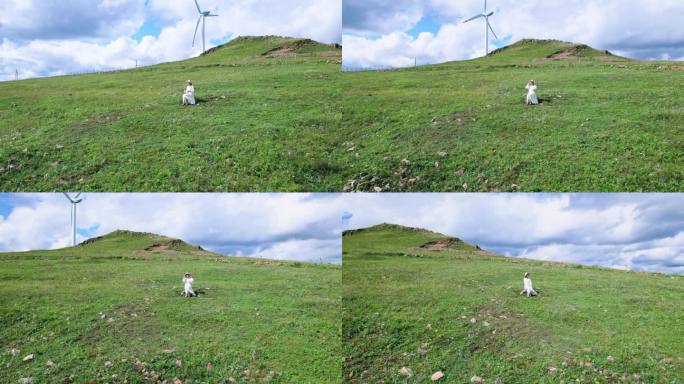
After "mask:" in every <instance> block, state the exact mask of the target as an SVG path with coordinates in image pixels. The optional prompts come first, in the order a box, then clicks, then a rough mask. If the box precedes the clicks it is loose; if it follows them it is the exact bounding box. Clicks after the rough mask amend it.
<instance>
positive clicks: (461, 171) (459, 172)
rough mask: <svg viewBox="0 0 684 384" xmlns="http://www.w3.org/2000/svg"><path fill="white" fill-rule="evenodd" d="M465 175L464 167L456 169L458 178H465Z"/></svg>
mask: <svg viewBox="0 0 684 384" xmlns="http://www.w3.org/2000/svg"><path fill="white" fill-rule="evenodd" d="M463 173H465V169H463V167H458V169H456V175H457V176H463Z"/></svg>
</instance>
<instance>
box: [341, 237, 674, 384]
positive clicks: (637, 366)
mask: <svg viewBox="0 0 684 384" xmlns="http://www.w3.org/2000/svg"><path fill="white" fill-rule="evenodd" d="M343 262H344V271H343V277H342V286H343V299H342V301H343V306H342V307H343V310H344V312H343V313H344V317H343V326H342V328H343V330H342V345H343V349H344V356H345V357H344V362H343V366H344V368H343V372H344V377H345V380H347V382H350V383H378V382H384V383H427V382H431V379H430V378H431V376H432V375H433V374H434V373H436V372H441V373H442V374H443V375H444V376H443V378H442V379H441V380H440V381H439V382H440V383H470V382H482V383H681V382H683V380H684V343H682V337H681V333H682V332H681V330H682V327H681V325H682V324H684V302H682V297H684V277H683V276H668V275H662V274H649V273H633V272H626V271H617V270H608V269H602V268H594V267H586V266H580V265H569V264H561V263H550V262H542V261H533V260H525V259H515V258H505V257H501V256H497V255H494V254H491V253H488V252H487V251H484V250H480V249H479V248H478V247H476V246H474V245H470V244H467V243H464V242H462V241H461V240H458V239H455V238H450V237H447V236H444V235H440V234H437V233H433V232H428V231H423V230H417V229H410V228H404V227H399V226H392V225H380V226H376V227H372V228H369V229H365V230H359V231H355V232H347V233H345V235H344V238H343ZM525 271H529V272H531V274H532V280H533V282H534V285H535V287H536V288H539V289H540V296H538V297H533V298H527V297H525V296H521V295H520V290H521V289H522V278H523V274H524V272H525ZM402 368H404V370H403V372H400V370H402Z"/></svg>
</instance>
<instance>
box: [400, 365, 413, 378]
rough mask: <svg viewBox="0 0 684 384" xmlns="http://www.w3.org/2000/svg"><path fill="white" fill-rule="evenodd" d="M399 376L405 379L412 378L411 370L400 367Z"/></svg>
mask: <svg viewBox="0 0 684 384" xmlns="http://www.w3.org/2000/svg"><path fill="white" fill-rule="evenodd" d="M399 374H400V375H402V376H406V377H411V376H413V370H412V369H411V368H409V367H401V368H400V369H399Z"/></svg>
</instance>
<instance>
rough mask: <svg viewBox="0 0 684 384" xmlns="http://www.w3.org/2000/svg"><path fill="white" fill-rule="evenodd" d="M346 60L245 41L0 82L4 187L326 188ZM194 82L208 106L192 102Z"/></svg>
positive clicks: (290, 45)
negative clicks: (180, 55)
mask: <svg viewBox="0 0 684 384" xmlns="http://www.w3.org/2000/svg"><path fill="white" fill-rule="evenodd" d="M340 63H341V48H340V47H339V46H330V45H324V44H320V43H317V42H314V41H311V40H307V39H293V38H282V37H271V36H269V37H242V38H237V39H235V40H233V41H232V42H230V43H228V44H226V45H224V46H221V47H217V48H215V49H213V50H212V51H210V52H208V53H206V54H204V55H202V56H200V57H197V58H193V59H190V60H185V61H179V62H173V63H166V64H161V65H155V66H150V67H144V68H138V69H133V70H127V71H120V72H110V73H102V74H90V75H82V76H63V77H53V78H45V79H35V80H24V81H14V82H3V83H0V122H2V123H1V124H0V190H2V191H54V190H74V189H77V190H83V191H108V192H112V191H154V192H158V191H168V192H174V191H303V190H313V189H320V188H321V185H322V180H324V179H325V178H326V175H327V174H328V173H329V172H332V171H331V169H332V168H331V163H330V161H329V159H328V158H327V153H328V152H330V150H331V146H330V141H331V135H332V133H333V132H336V131H337V130H338V129H339V122H340V119H341V112H340V86H339V74H340ZM188 79H192V80H193V81H194V82H195V87H196V96H197V98H198V101H199V105H197V106H194V107H181V105H180V102H181V94H182V93H183V91H184V90H185V81H186V80H188Z"/></svg>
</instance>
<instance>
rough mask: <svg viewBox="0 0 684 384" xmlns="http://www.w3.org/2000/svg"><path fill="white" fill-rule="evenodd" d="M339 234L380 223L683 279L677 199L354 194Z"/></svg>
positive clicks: (682, 205)
mask: <svg viewBox="0 0 684 384" xmlns="http://www.w3.org/2000/svg"><path fill="white" fill-rule="evenodd" d="M351 198H353V199H354V202H353V204H349V205H348V207H351V208H349V209H348V210H347V213H346V214H345V218H344V227H345V228H346V229H353V228H362V227H367V226H371V225H375V224H379V223H383V222H388V223H394V224H401V225H406V226H411V227H420V228H426V229H430V230H433V231H437V232H440V233H445V234H449V235H452V236H456V237H459V238H461V239H463V240H465V241H468V242H470V243H472V244H478V245H480V246H481V247H483V248H484V249H487V250H490V251H494V252H496V253H499V254H503V255H508V256H513V257H526V258H531V259H540V260H553V261H562V262H572V263H579V264H586V265H600V266H605V267H610V268H618V269H630V270H637V271H654V272H666V273H672V274H680V275H682V274H684V194H675V195H666V194H569V195H568V194H394V195H382V196H379V195H355V196H352V197H351Z"/></svg>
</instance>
